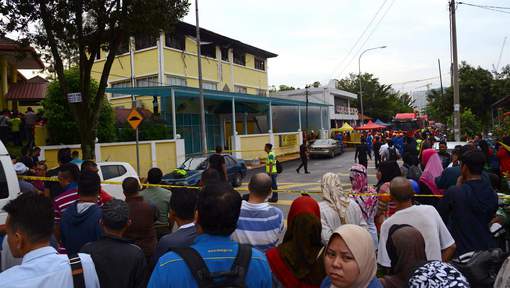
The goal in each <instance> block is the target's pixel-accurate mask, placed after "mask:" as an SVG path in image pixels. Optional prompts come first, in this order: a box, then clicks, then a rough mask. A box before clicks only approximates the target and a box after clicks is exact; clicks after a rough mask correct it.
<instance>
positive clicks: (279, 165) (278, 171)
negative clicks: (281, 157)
mask: <svg viewBox="0 0 510 288" xmlns="http://www.w3.org/2000/svg"><path fill="white" fill-rule="evenodd" d="M282 172H283V166H282V163H280V161H278V160H276V173H277V174H281V173H282Z"/></svg>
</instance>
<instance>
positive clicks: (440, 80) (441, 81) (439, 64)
mask: <svg viewBox="0 0 510 288" xmlns="http://www.w3.org/2000/svg"><path fill="white" fill-rule="evenodd" d="M437 65H438V67H439V82H440V83H441V97H444V92H443V74H441V60H439V58H437Z"/></svg>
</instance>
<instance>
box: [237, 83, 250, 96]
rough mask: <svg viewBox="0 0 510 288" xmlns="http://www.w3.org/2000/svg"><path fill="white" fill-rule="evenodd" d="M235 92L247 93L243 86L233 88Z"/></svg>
mask: <svg viewBox="0 0 510 288" xmlns="http://www.w3.org/2000/svg"><path fill="white" fill-rule="evenodd" d="M235 92H237V93H244V94H246V93H248V90H247V89H246V87H243V86H237V85H236V86H235Z"/></svg>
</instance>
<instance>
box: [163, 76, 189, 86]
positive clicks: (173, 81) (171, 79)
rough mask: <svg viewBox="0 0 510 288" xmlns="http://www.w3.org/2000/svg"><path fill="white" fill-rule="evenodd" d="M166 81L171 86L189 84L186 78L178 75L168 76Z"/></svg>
mask: <svg viewBox="0 0 510 288" xmlns="http://www.w3.org/2000/svg"><path fill="white" fill-rule="evenodd" d="M166 82H167V83H168V85H170V86H187V85H186V79H185V78H182V77H176V76H166Z"/></svg>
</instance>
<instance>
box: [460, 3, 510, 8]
mask: <svg viewBox="0 0 510 288" xmlns="http://www.w3.org/2000/svg"><path fill="white" fill-rule="evenodd" d="M458 4H464V5H468V6H475V7H483V8H492V9H510V6H507V7H504V6H491V5H480V4H473V3H466V2H458Z"/></svg>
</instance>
